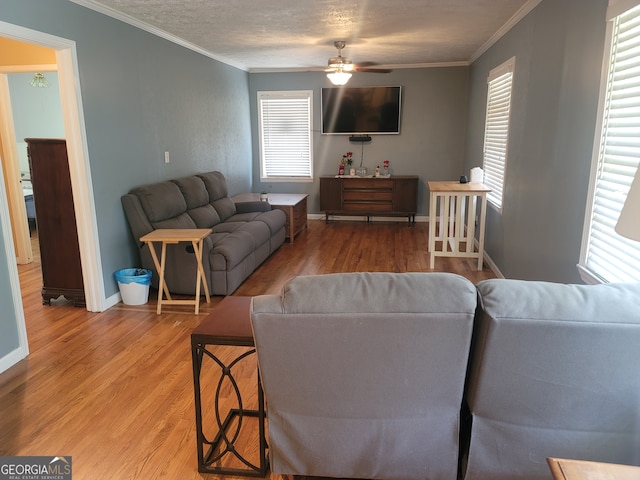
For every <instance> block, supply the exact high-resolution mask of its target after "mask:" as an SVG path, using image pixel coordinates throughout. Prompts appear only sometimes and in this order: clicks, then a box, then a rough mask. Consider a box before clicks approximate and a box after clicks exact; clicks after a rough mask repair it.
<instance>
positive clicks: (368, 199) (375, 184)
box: [320, 176, 418, 223]
mask: <svg viewBox="0 0 640 480" xmlns="http://www.w3.org/2000/svg"><path fill="white" fill-rule="evenodd" d="M417 210H418V177H417V176H391V177H320V211H322V212H324V213H325V215H326V219H327V220H328V219H329V215H359V216H366V217H367V221H369V219H370V217H374V216H380V217H407V218H408V219H409V223H413V222H415V217H416V212H417Z"/></svg>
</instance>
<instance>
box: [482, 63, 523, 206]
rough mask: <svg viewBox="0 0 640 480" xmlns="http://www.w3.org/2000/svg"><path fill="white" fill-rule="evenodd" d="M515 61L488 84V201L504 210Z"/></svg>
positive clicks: (485, 153) (491, 76) (495, 73)
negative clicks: (489, 190)
mask: <svg viewBox="0 0 640 480" xmlns="http://www.w3.org/2000/svg"><path fill="white" fill-rule="evenodd" d="M514 66H515V58H511V59H509V60H507V61H506V62H505V63H503V64H502V65H500V66H499V67H497V68H495V69H494V70H492V71H491V72H490V73H489V78H488V80H487V82H488V84H489V91H488V94H487V117H486V122H485V131H484V150H483V161H482V168H483V170H484V183H485V184H486V185H487V186H488V187H489V188H491V192H489V193H488V194H487V200H488V201H489V202H490V203H491V204H493V205H494V206H495V207H496V208H498V209H499V210H500V209H502V197H503V195H502V193H503V190H504V179H505V173H506V166H507V145H508V139H509V113H510V111H511V89H512V85H513V69H514Z"/></svg>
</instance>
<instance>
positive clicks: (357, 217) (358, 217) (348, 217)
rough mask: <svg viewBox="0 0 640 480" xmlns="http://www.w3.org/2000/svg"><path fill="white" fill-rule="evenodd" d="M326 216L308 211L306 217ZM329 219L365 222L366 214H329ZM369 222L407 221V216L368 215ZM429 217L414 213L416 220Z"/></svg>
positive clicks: (420, 220)
mask: <svg viewBox="0 0 640 480" xmlns="http://www.w3.org/2000/svg"><path fill="white" fill-rule="evenodd" d="M325 218H326V216H325V214H324V213H309V214H307V219H309V220H324V219H325ZM329 220H351V221H352V222H366V221H367V216H366V215H329ZM369 221H371V222H397V223H400V222H405V223H407V222H408V217H395V216H394V217H379V216H375V217H369ZM428 221H429V217H427V216H424V215H416V222H428Z"/></svg>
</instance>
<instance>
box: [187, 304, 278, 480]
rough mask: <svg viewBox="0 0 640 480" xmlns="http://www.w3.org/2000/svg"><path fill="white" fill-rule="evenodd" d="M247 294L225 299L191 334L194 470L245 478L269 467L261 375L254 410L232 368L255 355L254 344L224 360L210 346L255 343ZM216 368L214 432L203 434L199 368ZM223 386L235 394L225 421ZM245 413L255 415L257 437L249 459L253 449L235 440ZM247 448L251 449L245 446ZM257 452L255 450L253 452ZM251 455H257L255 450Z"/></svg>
mask: <svg viewBox="0 0 640 480" xmlns="http://www.w3.org/2000/svg"><path fill="white" fill-rule="evenodd" d="M250 302H251V297H233V296H229V297H225V298H224V299H223V300H222V301H221V302H220V303H219V304H218V305H217V306H216V307H215V308H214V309H213V310H212V311H211V313H210V314H209V316H208V317H207V318H206V319H205V320H203V321H202V323H201V324H200V325H199V326H198V327H196V328H195V329H194V330H193V332H192V333H191V358H192V361H193V387H194V393H195V408H196V435H197V449H198V471H199V472H200V473H215V474H222V475H241V476H247V477H264V476H265V475H266V474H267V470H268V468H269V459H268V456H267V441H266V436H265V408H264V396H263V392H262V385H261V383H260V375H258V382H257V383H258V385H257V390H258V392H257V393H258V406H257V409H247V408H245V406H244V404H243V401H242V396H241V393H240V389H239V387H238V384H237V382H236V379H235V378H234V373H233V372H234V367H237V366H238V364H239V363H241V362H242V361H243V360H244V359H246V358H247V357H249V356H250V355H252V354H254V353H255V348H252V349H250V350H247V351H245V352H243V353H241V354H240V355H238V356H237V357H236V358H234V359H233V360H231V361H229V362H228V364H225V363H224V361H223V360H221V359H220V358H218V357H217V356H216V355H215V353H213V352H212V349H209V348H208V347H209V346H211V345H232V346H238V347H254V343H253V333H252V331H251V319H250V314H249V308H250ZM211 362H213V363H212V366H213V368H216V366H217V368H219V370H220V376H219V379H218V383H217V386H216V388H215V395H214V398H213V399H212V400H213V410H214V415H215V425H216V426H217V433H216V434H215V435H214V436H213V438H207V436H206V435H205V433H204V429H203V409H202V406H203V401H204V402H205V405H206V402H210V401H211V399H209V398H203V395H202V389H203V388H202V387H203V386H204V385H202V384H201V381H202V380H203V379H202V373H203V366H205V365H206V367H207V368H209V364H210V363H211ZM223 385H225V386H227V387H230V388H229V389H230V391H231V392H232V394H233V395H235V397H236V400H235V404H236V405H237V408H230V409H229V410H228V413H227V415H226V416H225V418H224V419H223V418H222V417H223V415H224V414H223V413H221V411H220V409H221V407H222V405H221V392H222V390H223ZM246 417H249V418H257V420H258V435H259V440H258V442H259V448H258V454H259V459H258V461H257V462H256V460H255V459H251V460H249V459H248V458H247V457H248V454H249V453H251V452H240V451H239V450H238V449H237V448H236V447H237V445H236V442H237V440H238V437H239V436H240V434H241V430H242V426H243V423H244V420H245V419H246ZM248 450H251V449H248ZM254 452H255V450H254ZM254 456H255V453H254Z"/></svg>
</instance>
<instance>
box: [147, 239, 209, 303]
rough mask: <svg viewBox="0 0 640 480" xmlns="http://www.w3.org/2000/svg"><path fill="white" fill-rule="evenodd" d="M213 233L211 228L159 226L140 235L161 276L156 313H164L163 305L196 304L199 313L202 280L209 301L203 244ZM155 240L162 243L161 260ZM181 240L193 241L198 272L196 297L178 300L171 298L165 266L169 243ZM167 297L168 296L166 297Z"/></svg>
mask: <svg viewBox="0 0 640 480" xmlns="http://www.w3.org/2000/svg"><path fill="white" fill-rule="evenodd" d="M210 233H211V229H209V228H159V229H158V230H154V231H153V232H151V233H147V234H146V235H143V236H142V237H140V241H141V242H145V243H146V244H147V245H149V250H150V251H151V257H152V258H153V264H154V265H155V266H156V270H157V271H158V277H159V278H160V281H159V285H158V307H157V310H156V313H157V314H158V315H160V313H162V305H171V304H173V305H194V306H195V314H196V315H197V314H198V312H199V310H200V282H201V281H202V285H203V286H204V294H205V297H206V299H207V303H209V301H210V299H209V285H208V284H207V276H206V275H205V273H204V268H203V267H202V244H203V242H204V239H205V238H206V237H207V236H208V235H209V234H210ZM153 242H158V243H160V244H161V245H162V249H161V254H160V261H158V255H157V254H156V249H155V247H154V246H153ZM180 242H191V245H192V246H193V253H194V254H195V256H196V263H197V266H198V269H197V273H196V292H195V296H196V298H195V299H194V300H176V299H173V298H171V294H170V293H169V289H168V288H167V285H166V284H165V281H164V268H165V265H166V259H167V244H174V243H180ZM164 297H166V298H164Z"/></svg>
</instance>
